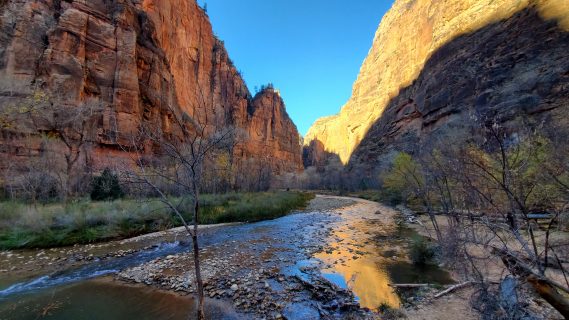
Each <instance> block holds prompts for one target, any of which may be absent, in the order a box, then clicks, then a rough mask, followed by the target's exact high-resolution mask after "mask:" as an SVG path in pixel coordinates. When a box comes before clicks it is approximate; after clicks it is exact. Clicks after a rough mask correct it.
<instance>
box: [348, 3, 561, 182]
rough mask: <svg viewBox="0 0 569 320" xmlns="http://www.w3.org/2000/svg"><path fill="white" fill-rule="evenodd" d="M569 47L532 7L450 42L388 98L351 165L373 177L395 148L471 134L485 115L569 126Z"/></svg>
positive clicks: (507, 121) (508, 122)
mask: <svg viewBox="0 0 569 320" xmlns="http://www.w3.org/2000/svg"><path fill="white" fill-rule="evenodd" d="M567 52H569V33H567V32H565V31H563V30H562V29H561V28H560V27H559V26H558V23H557V22H556V21H546V20H544V19H542V18H541V17H540V15H539V13H538V12H537V10H536V9H535V8H533V7H530V8H526V9H524V10H522V11H520V12H518V13H517V14H515V15H514V16H512V17H511V18H509V19H506V20H503V21H500V22H497V23H493V24H490V25H487V26H485V27H483V28H481V29H479V30H477V31H474V32H472V33H470V34H466V35H462V36H460V37H458V38H456V39H454V40H452V41H451V42H449V43H447V44H446V45H444V46H443V47H441V48H440V49H439V50H437V51H436V52H435V53H434V54H433V55H432V56H431V57H430V59H429V60H428V61H427V62H426V64H425V66H424V68H423V70H422V71H421V73H420V74H419V76H418V78H417V79H416V80H415V81H414V82H413V83H412V84H411V85H410V86H408V87H406V88H403V89H401V90H400V93H399V95H398V96H397V97H395V98H393V99H392V100H391V101H390V102H389V103H388V105H387V106H386V108H385V111H384V112H383V114H382V116H381V117H380V118H379V119H377V120H376V121H375V122H374V123H373V125H372V126H371V127H370V129H369V130H368V132H367V134H366V135H365V136H364V138H363V139H362V141H361V142H360V143H359V145H358V146H357V147H356V148H355V150H354V152H353V153H352V155H351V158H350V161H349V163H348V170H349V171H354V170H360V169H362V168H365V170H364V171H365V172H367V173H366V175H370V174H373V172H374V171H375V172H377V171H378V170H379V168H382V167H384V166H386V165H387V164H386V163H388V162H389V160H390V159H391V156H390V155H392V154H394V153H395V152H397V151H405V152H408V153H411V154H413V153H418V152H421V151H423V150H429V149H432V147H433V145H434V144H435V143H443V144H444V143H450V144H452V143H455V142H457V141H466V140H467V139H472V138H473V135H474V136H475V135H476V129H475V127H476V125H477V123H478V122H479V121H480V120H481V119H482V118H484V119H492V120H493V121H495V122H497V123H500V124H502V125H504V126H506V127H510V128H511V129H512V130H516V126H518V125H519V122H518V121H517V119H519V118H520V117H521V118H525V119H529V120H530V122H531V123H533V124H535V125H536V126H537V125H543V124H549V123H556V124H558V125H562V126H563V125H565V126H567V124H568V121H567V116H566V115H567V111H568V110H567V108H568V107H569V59H567ZM465 139H466V140H465ZM362 170H363V169H362ZM370 172H372V173H370Z"/></svg>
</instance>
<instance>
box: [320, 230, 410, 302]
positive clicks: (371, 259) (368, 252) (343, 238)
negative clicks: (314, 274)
mask: <svg viewBox="0 0 569 320" xmlns="http://www.w3.org/2000/svg"><path fill="white" fill-rule="evenodd" d="M371 223H372V222H365V221H362V222H358V223H355V224H354V223H350V224H349V226H348V224H346V225H340V226H339V227H338V229H336V230H335V231H334V232H332V233H331V234H330V236H329V238H328V248H326V249H325V250H324V251H322V252H320V253H318V254H316V256H315V257H316V258H317V259H320V260H321V261H323V262H324V264H325V265H326V266H327V267H325V268H323V269H322V273H323V275H324V276H325V277H326V278H327V279H328V280H330V281H332V282H334V283H335V284H337V285H339V286H340V287H344V286H347V287H348V288H349V289H350V290H352V291H353V292H354V294H355V295H356V296H357V297H358V299H359V303H360V305H361V306H362V307H365V308H369V309H372V310H375V309H377V308H378V307H379V306H380V305H381V304H388V305H390V306H392V307H394V308H398V307H399V305H400V303H401V302H400V300H399V296H398V295H397V293H395V291H394V290H393V289H392V288H391V287H390V286H389V284H390V283H391V279H390V277H389V274H388V273H387V268H386V267H385V266H386V265H387V261H386V259H385V258H383V257H381V255H380V254H379V252H381V251H380V248H378V247H377V246H376V245H374V244H373V243H372V240H371V232H370V230H369V229H370V224H371ZM376 227H377V226H376Z"/></svg>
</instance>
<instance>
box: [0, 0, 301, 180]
mask: <svg viewBox="0 0 569 320" xmlns="http://www.w3.org/2000/svg"><path fill="white" fill-rule="evenodd" d="M0 3H2V4H1V5H0V108H2V107H3V108H6V107H8V106H17V105H18V104H19V103H21V101H22V100H23V99H25V98H27V97H28V96H30V95H32V94H33V93H34V92H35V91H37V90H41V91H42V92H47V93H48V94H49V95H50V96H52V97H55V98H57V103H60V104H65V105H71V106H73V105H78V104H80V103H84V102H85V101H90V102H93V101H95V102H96V103H99V104H100V105H102V106H103V107H104V109H105V112H104V115H103V116H102V117H101V118H100V119H99V120H98V122H97V125H96V130H95V132H92V133H91V137H90V139H91V140H92V142H94V145H95V146H94V150H93V155H94V158H95V159H94V162H95V163H99V164H100V165H101V166H102V165H104V164H105V163H106V162H107V160H108V158H110V157H112V156H113V154H116V153H120V152H119V151H117V149H118V148H117V147H118V144H123V143H128V140H127V139H128V137H129V136H130V133H132V132H134V131H135V130H137V129H138V128H139V127H140V125H141V124H142V123H144V122H150V123H153V124H155V125H159V126H161V127H162V129H163V130H164V131H166V132H168V130H169V127H170V122H171V121H172V110H174V112H180V113H185V114H187V115H189V116H190V117H192V118H193V119H195V120H197V121H198V122H199V123H201V124H204V125H206V126H207V127H209V128H214V127H226V126H235V127H237V128H239V129H242V130H244V131H246V132H249V133H253V132H254V133H256V134H250V135H249V137H250V140H248V141H245V142H244V144H245V147H244V148H242V149H241V152H240V154H239V156H241V157H251V158H266V157H269V158H270V159H271V161H270V166H271V168H272V170H273V172H274V173H276V174H278V173H280V172H281V171H282V170H287V171H289V170H292V171H296V170H300V169H301V168H302V160H301V150H300V146H299V135H298V132H297V130H296V127H295V125H294V124H293V123H292V121H291V120H290V118H289V117H288V115H287V113H286V111H285V110H284V103H282V100H281V99H280V98H279V99H276V97H274V95H273V94H269V93H263V94H262V95H260V96H258V97H256V98H255V99H253V98H252V97H251V94H250V93H249V90H248V89H247V86H246V85H245V83H244V81H243V79H242V78H241V76H240V74H239V72H238V71H237V69H236V68H235V67H234V66H233V64H232V62H231V60H230V59H229V57H228V54H227V52H226V50H225V48H224V45H223V42H221V41H220V40H218V39H217V38H216V37H215V36H214V35H213V31H212V27H211V24H210V22H209V19H208V17H207V15H206V14H205V13H204V11H203V10H202V9H201V8H199V6H198V5H197V3H196V2H195V1H193V0H190V1H188V0H169V1H162V0H88V1H87V0H64V1H62V0H10V1H2V2H0ZM17 138H18V135H17V133H14V132H11V133H6V132H5V133H4V134H3V138H2V139H0V144H1V146H2V147H3V148H2V150H3V152H4V153H5V154H6V153H12V154H13V153H14V148H13V146H15V145H16V146H17V147H18V148H19V150H20V149H22V148H24V149H25V148H26V147H30V148H33V146H32V145H26V144H25V143H24V144H23V143H22V142H21V141H19V140H18V139H17ZM243 150H245V151H243ZM21 153H24V152H23V151H21Z"/></svg>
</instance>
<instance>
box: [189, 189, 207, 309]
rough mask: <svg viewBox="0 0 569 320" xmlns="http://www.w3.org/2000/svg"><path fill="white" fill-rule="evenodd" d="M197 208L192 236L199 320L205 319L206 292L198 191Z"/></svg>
mask: <svg viewBox="0 0 569 320" xmlns="http://www.w3.org/2000/svg"><path fill="white" fill-rule="evenodd" d="M194 201H195V206H194V232H193V234H192V243H193V247H194V267H195V270H196V282H197V285H198V319H205V313H204V292H203V280H202V274H201V269H200V251H199V243H198V217H199V208H200V205H199V197H198V193H197V191H196V193H195V199H194Z"/></svg>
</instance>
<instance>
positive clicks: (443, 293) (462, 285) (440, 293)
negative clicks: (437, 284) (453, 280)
mask: <svg viewBox="0 0 569 320" xmlns="http://www.w3.org/2000/svg"><path fill="white" fill-rule="evenodd" d="M472 284H473V282H472V281H466V282H463V283H459V284H455V285H454V286H451V287H449V288H447V289H446V290H443V291H441V292H439V293H437V294H435V297H434V298H435V299H437V298H440V297H442V296H445V295H447V294H449V293H451V292H453V291H454V290H458V289H462V288H464V287H468V286H470V285H472Z"/></svg>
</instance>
